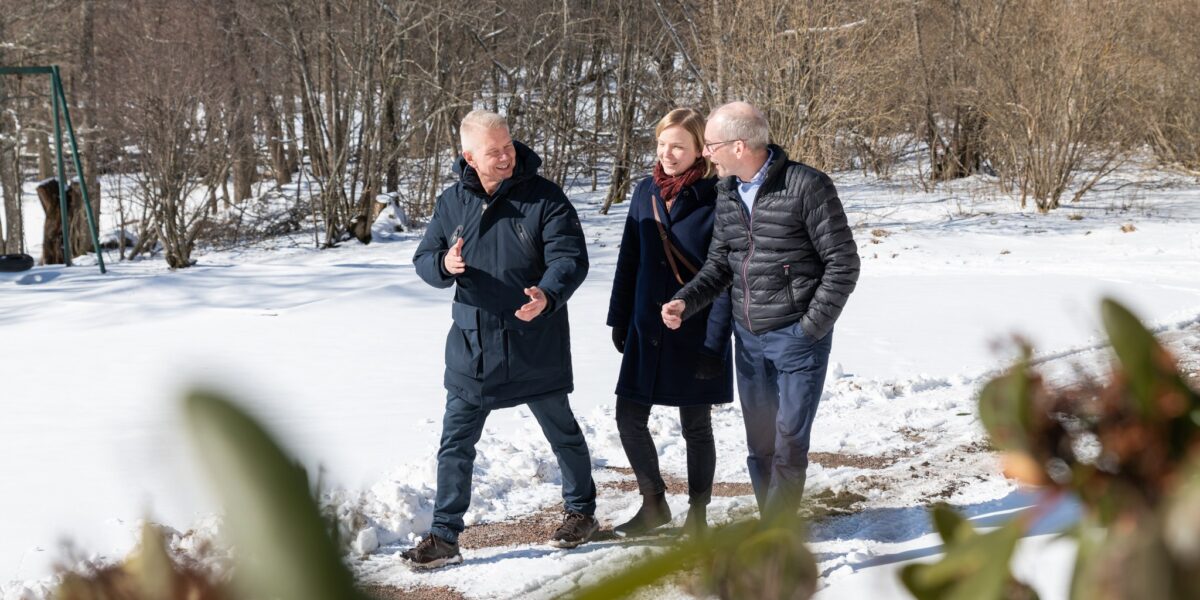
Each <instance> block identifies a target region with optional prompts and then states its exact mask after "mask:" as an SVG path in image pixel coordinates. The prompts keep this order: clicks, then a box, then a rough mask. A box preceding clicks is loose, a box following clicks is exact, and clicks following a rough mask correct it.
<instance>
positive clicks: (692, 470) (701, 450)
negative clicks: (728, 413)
mask: <svg viewBox="0 0 1200 600" xmlns="http://www.w3.org/2000/svg"><path fill="white" fill-rule="evenodd" d="M651 408H652V407H651V406H650V405H648V404H641V403H639V402H634V401H632V400H626V399H625V398H621V397H618V398H617V431H619V432H620V434H621V446H622V447H624V448H625V456H626V457H628V458H629V465H630V466H631V467H633V474H634V476H635V477H637V483H638V491H640V492H641V493H642V495H643V496H652V495H654V494H662V493H664V492H666V491H667V485H666V484H665V483H663V478H662V473H661V472H660V471H659V470H658V449H656V448H655V447H654V439H653V438H651V437H650V429H649V428H648V427H647V424H648V423H649V422H650V409H651ZM679 420H680V424H681V425H682V426H683V439H684V441H685V442H686V443H687V472H688V497H689V499H690V502H691V504H695V505H700V506H707V505H708V502H709V500H711V499H712V486H713V474H714V473H715V472H716V469H717V446H716V443H715V442H714V441H713V431H712V406H711V405H708V404H701V405H698V406H681V407H679Z"/></svg>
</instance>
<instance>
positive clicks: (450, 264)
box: [442, 238, 467, 275]
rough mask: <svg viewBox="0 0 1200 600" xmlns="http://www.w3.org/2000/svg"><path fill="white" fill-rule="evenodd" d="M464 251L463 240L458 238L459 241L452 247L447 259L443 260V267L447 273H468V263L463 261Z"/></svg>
mask: <svg viewBox="0 0 1200 600" xmlns="http://www.w3.org/2000/svg"><path fill="white" fill-rule="evenodd" d="M462 249H463V239H462V238H458V241H457V242H454V245H453V246H451V247H450V251H449V252H447V253H446V257H445V258H443V259H442V266H443V267H445V268H446V272H447V273H449V274H451V275H459V274H462V273H464V272H466V270H467V261H465V260H463V256H462Z"/></svg>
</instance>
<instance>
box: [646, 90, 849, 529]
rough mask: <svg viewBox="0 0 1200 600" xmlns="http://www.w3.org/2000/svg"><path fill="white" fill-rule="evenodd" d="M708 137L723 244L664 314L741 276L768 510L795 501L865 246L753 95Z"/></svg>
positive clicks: (743, 390)
mask: <svg viewBox="0 0 1200 600" xmlns="http://www.w3.org/2000/svg"><path fill="white" fill-rule="evenodd" d="M704 136H705V140H704V155H705V156H707V157H709V159H710V160H712V162H713V164H714V165H715V166H716V167H717V173H718V175H720V176H721V181H720V182H719V183H718V184H717V216H716V219H715V223H714V225H713V238H712V245H711V246H710V247H709V253H708V258H707V260H706V261H705V263H704V266H703V267H701V269H700V272H699V273H697V274H696V276H695V277H694V278H693V279H692V281H690V282H689V283H688V285H687V286H685V287H684V288H683V289H681V290H680V291H679V293H677V294H676V295H675V297H674V299H673V300H672V301H671V302H668V303H667V304H664V305H663V310H662V315H663V322H664V323H665V324H666V325H667V326H668V327H671V328H676V327H679V325H680V323H681V322H682V320H683V319H686V318H688V317H690V316H692V315H693V314H696V313H697V312H698V311H699V310H700V309H701V308H703V307H705V306H707V305H708V304H709V303H711V302H712V301H713V299H715V298H716V297H717V296H719V295H720V294H721V293H722V292H723V291H724V290H725V289H726V288H728V287H730V285H732V286H733V293H732V299H733V316H734V320H735V327H734V333H735V341H736V348H737V357H736V363H737V384H738V396H739V397H740V399H741V402H742V413H743V416H744V418H745V420H746V441H747V444H748V445H749V450H750V452H749V456H748V458H747V461H746V462H747V465H748V467H749V469H750V482H751V484H752V485H753V487H754V494H755V497H756V499H757V500H758V506H759V510H760V512H763V513H766V512H768V511H769V510H777V509H781V508H789V507H791V508H794V507H795V506H796V503H797V502H799V500H800V497H801V496H802V495H803V493H804V479H805V471H806V469H807V468H808V446H809V440H810V438H811V435H812V423H813V418H814V417H815V416H816V412H817V403H818V402H819V401H820V399H821V389H822V388H823V387H824V385H825V371H826V368H827V367H828V365H829V351H830V349H831V348H832V345H831V344H832V338H833V325H834V322H836V321H837V318H838V316H839V315H841V312H842V307H844V306H845V305H846V300H847V298H849V296H850V293H851V292H852V291H854V286H855V283H856V282H857V281H858V269H859V259H858V247H857V246H856V245H855V244H854V236H853V235H852V234H851V231H850V227H849V224H848V223H847V222H846V213H845V211H844V210H843V209H842V203H841V201H840V200H838V196H837V190H836V189H835V188H834V186H833V182H832V181H830V179H829V176H827V175H826V174H824V173H822V172H820V171H818V170H816V169H814V168H812V167H809V166H808V165H804V164H801V163H798V162H794V161H791V160H788V157H787V153H785V152H784V151H783V148H780V147H779V146H776V145H773V144H769V143H768V139H769V132H768V128H767V121H766V119H765V118H764V117H763V116H762V113H760V112H759V111H758V110H757V109H755V108H754V107H753V106H751V105H749V104H747V103H745V102H733V103H730V104H726V105H725V106H722V107H720V108H718V109H716V110H714V111H713V112H712V114H711V115H709V117H708V124H707V127H706V128H705V131H704Z"/></svg>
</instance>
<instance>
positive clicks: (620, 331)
mask: <svg viewBox="0 0 1200 600" xmlns="http://www.w3.org/2000/svg"><path fill="white" fill-rule="evenodd" d="M612 330H613V346H615V347H616V348H617V352H620V353H621V354H625V336H626V335H628V334H629V329H628V328H625V327H613V328H612Z"/></svg>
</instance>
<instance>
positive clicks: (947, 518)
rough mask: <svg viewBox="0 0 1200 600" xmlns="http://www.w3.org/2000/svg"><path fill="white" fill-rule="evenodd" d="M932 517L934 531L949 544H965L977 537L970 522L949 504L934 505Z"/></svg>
mask: <svg viewBox="0 0 1200 600" xmlns="http://www.w3.org/2000/svg"><path fill="white" fill-rule="evenodd" d="M931 516H932V518H933V527H934V529H936V530H937V532H938V535H940V536H942V539H943V540H945V541H946V542H947V543H951V542H953V543H958V542H963V541H966V540H968V539H970V538H971V537H972V536H974V535H975V528H974V527H971V524H970V522H968V521H967V519H966V518H964V517H963V516H962V515H960V514H958V511H956V510H954V509H953V508H950V506H949V505H947V504H936V505H934V506H933V508H932V509H931Z"/></svg>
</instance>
